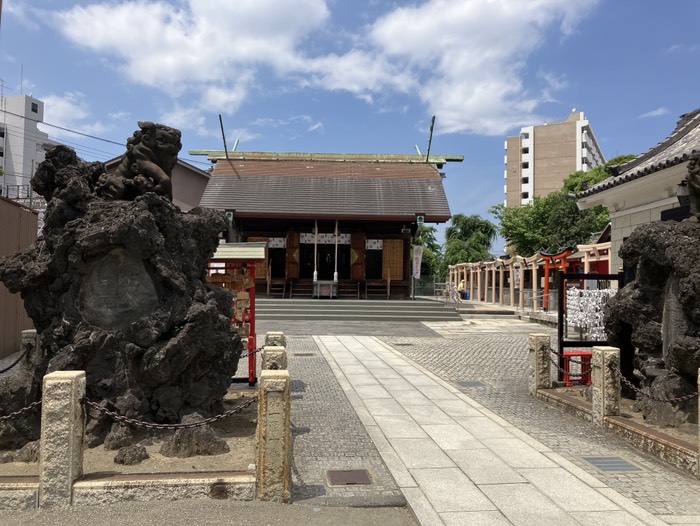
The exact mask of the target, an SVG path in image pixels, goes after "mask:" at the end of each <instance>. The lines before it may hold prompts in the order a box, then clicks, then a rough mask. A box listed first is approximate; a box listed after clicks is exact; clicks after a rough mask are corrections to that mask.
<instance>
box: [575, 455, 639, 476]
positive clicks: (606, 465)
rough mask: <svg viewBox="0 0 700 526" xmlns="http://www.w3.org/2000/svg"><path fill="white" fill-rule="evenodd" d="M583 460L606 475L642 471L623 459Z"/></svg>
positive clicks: (587, 458)
mask: <svg viewBox="0 0 700 526" xmlns="http://www.w3.org/2000/svg"><path fill="white" fill-rule="evenodd" d="M583 460H585V461H586V462H588V463H589V464H591V465H593V467H594V468H596V469H598V470H600V471H602V472H604V473H631V472H634V471H642V468H640V467H639V466H636V465H635V464H632V463H631V462H629V461H628V460H625V459H624V458H622V457H583Z"/></svg>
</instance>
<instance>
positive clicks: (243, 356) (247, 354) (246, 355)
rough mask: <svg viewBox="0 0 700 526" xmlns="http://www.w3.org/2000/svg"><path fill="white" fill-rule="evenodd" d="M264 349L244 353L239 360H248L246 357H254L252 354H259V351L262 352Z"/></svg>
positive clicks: (259, 348)
mask: <svg viewBox="0 0 700 526" xmlns="http://www.w3.org/2000/svg"><path fill="white" fill-rule="evenodd" d="M264 347H265V346H262V347H258V348H257V349H255V350H254V351H250V352H249V353H246V354H244V355H242V356H241V357H240V358H239V360H242V359H243V358H248V356H252V355H254V354H257V353H259V352H260V351H262V350H263V349H264Z"/></svg>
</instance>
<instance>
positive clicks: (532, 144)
mask: <svg viewBox="0 0 700 526" xmlns="http://www.w3.org/2000/svg"><path fill="white" fill-rule="evenodd" d="M504 146H505V150H506V154H505V157H504V162H505V172H504V179H505V184H504V187H503V191H504V193H505V197H506V199H505V205H506V206H507V207H509V208H517V207H519V206H523V205H527V204H528V203H531V202H532V200H533V198H534V197H535V196H537V197H544V196H545V195H547V194H549V193H551V192H555V191H557V190H561V188H562V186H563V183H564V179H566V178H567V177H568V176H569V175H571V174H572V173H574V172H577V171H584V172H586V171H588V170H590V169H591V168H595V167H596V166H599V165H601V164H605V158H604V157H603V152H602V151H601V150H600V147H599V146H598V141H597V140H596V138H595V135H594V134H593V130H592V129H591V126H590V124H589V122H588V120H587V119H586V117H585V116H584V114H583V112H582V111H576V110H572V112H571V114H570V115H569V117H568V118H567V119H566V120H565V121H563V122H554V123H549V124H543V125H539V126H526V127H524V128H521V130H520V135H518V136H515V137H508V138H507V139H506V141H505V144H504Z"/></svg>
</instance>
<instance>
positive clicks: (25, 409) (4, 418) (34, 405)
mask: <svg viewBox="0 0 700 526" xmlns="http://www.w3.org/2000/svg"><path fill="white" fill-rule="evenodd" d="M40 405H41V400H37V401H36V402H32V403H31V404H29V405H28V406H27V407H23V408H22V409H18V410H17V411H15V412H13V413H10V414H9V415H6V416H0V422H5V421H7V420H12V419H13V418H16V417H18V416H22V415H23V414H25V413H29V412H30V411H32V410H33V409H35V408H37V407H39V406H40Z"/></svg>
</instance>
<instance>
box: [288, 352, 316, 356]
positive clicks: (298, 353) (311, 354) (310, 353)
mask: <svg viewBox="0 0 700 526" xmlns="http://www.w3.org/2000/svg"><path fill="white" fill-rule="evenodd" d="M292 356H316V353H315V352H295V353H292Z"/></svg>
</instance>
